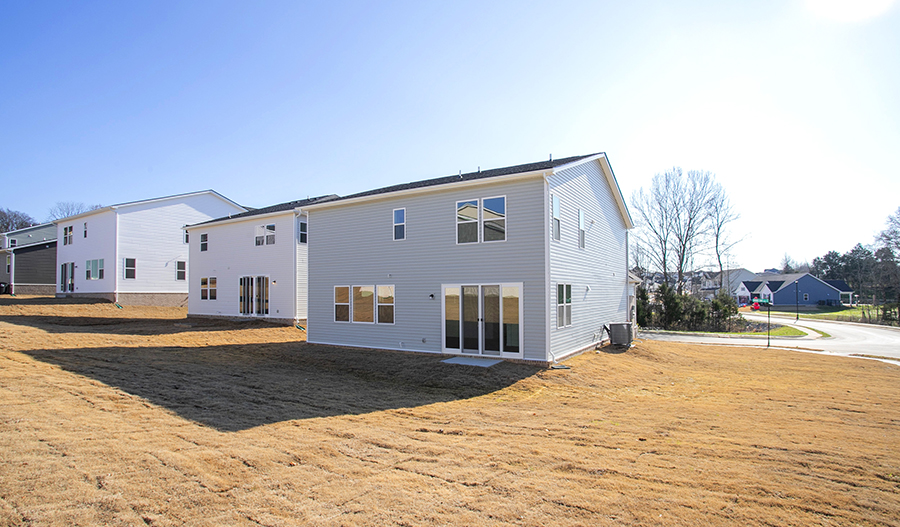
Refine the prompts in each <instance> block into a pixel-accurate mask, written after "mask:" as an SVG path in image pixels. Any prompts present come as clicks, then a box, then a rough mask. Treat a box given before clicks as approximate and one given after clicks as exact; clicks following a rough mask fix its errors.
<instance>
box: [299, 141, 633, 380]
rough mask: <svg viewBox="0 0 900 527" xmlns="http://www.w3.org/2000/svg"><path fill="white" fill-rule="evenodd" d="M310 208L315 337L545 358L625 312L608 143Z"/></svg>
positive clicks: (624, 213) (624, 242)
mask: <svg viewBox="0 0 900 527" xmlns="http://www.w3.org/2000/svg"><path fill="white" fill-rule="evenodd" d="M305 210H306V212H307V214H308V218H309V226H310V231H311V233H312V235H313V236H314V239H313V241H312V242H311V243H312V247H311V249H310V251H309V313H308V341H309V342H313V343H322V344H335V345H344V346H358V347H367V348H382V349H395V350H407V351H418V352H431V353H444V354H458V355H468V356H476V357H496V358H505V359H519V360H526V361H535V362H542V363H548V362H552V361H554V360H558V359H560V358H562V357H565V356H568V355H571V354H573V353H577V352H579V351H580V350H584V349H587V348H590V347H592V346H595V345H597V344H598V343H600V342H601V341H603V340H605V339H606V336H605V334H604V327H605V326H608V325H609V324H610V323H615V322H625V321H627V320H628V319H629V316H630V312H631V304H632V303H633V296H632V294H630V292H629V289H630V288H629V275H628V268H627V266H628V231H629V229H631V228H632V227H633V225H632V220H631V217H630V215H629V213H628V210H627V207H626V205H625V200H624V199H623V198H622V194H621V192H620V190H619V187H618V183H617V182H616V179H615V176H614V175H613V171H612V168H611V167H610V165H609V161H608V159H607V157H606V154H603V153H599V154H591V155H585V156H577V157H571V158H566V159H559V160H552V161H544V162H537V163H531V164H527V165H518V166H512V167H506V168H500V169H493V170H486V171H478V172H474V173H469V174H460V175H453V176H448V177H443V178H437V179H431V180H425V181H418V182H414V183H408V184H402V185H396V186H392V187H387V188H382V189H378V190H373V191H368V192H363V193H360V194H355V195H352V196H347V197H344V198H339V199H332V200H329V201H323V202H320V203H313V204H310V205H308V206H306V207H305Z"/></svg>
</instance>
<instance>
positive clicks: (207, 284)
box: [200, 276, 216, 300]
mask: <svg viewBox="0 0 900 527" xmlns="http://www.w3.org/2000/svg"><path fill="white" fill-rule="evenodd" d="M215 299H216V277H215V276H209V277H204V278H201V279H200V300H215Z"/></svg>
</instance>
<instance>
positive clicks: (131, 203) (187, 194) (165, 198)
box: [53, 189, 247, 224]
mask: <svg viewBox="0 0 900 527" xmlns="http://www.w3.org/2000/svg"><path fill="white" fill-rule="evenodd" d="M201 194H212V195H213V196H215V197H217V198H219V199H221V200H222V201H225V202H227V203H230V204H232V205H234V206H235V207H238V208H239V209H243V210H247V209H246V208H245V207H242V206H241V205H238V204H237V203H235V202H234V201H231V200H230V199H228V198H226V197H225V196H223V195H221V194H219V193H218V192H216V191H215V190H212V189H209V190H198V191H196V192H185V193H184V194H173V195H171V196H163V197H159V198H150V199H141V200H137V201H126V202H124V203H116V204H115V205H107V206H106V207H100V208H97V209H93V210H89V211H87V212H82V213H81V214H74V215H72V216H66V217H65V218H59V219H57V220H53V223H55V224H60V223H64V222H68V221H72V220H75V219H77V218H81V217H84V216H90V215H92V214H97V213H98V212H106V211H110V210H116V209H120V208H122V207H132V206H135V205H145V204H147V203H152V202H154V201H168V200H172V199H179V198H187V197H190V196H199V195H201Z"/></svg>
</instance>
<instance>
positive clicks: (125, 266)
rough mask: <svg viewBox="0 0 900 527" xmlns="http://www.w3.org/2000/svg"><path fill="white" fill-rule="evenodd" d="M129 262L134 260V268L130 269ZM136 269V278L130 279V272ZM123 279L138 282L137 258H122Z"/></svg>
mask: <svg viewBox="0 0 900 527" xmlns="http://www.w3.org/2000/svg"><path fill="white" fill-rule="evenodd" d="M128 260H134V267H128ZM129 269H134V276H132V277H131V278H128V270H129ZM122 279H123V280H137V258H122Z"/></svg>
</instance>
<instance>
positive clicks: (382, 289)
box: [377, 285, 394, 324]
mask: <svg viewBox="0 0 900 527" xmlns="http://www.w3.org/2000/svg"><path fill="white" fill-rule="evenodd" d="M377 292H378V323H379V324H393V323H394V286H392V285H380V286H378V287H377Z"/></svg>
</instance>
